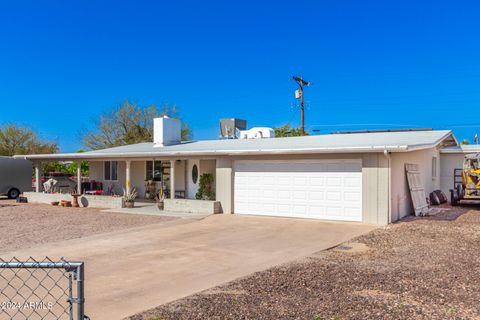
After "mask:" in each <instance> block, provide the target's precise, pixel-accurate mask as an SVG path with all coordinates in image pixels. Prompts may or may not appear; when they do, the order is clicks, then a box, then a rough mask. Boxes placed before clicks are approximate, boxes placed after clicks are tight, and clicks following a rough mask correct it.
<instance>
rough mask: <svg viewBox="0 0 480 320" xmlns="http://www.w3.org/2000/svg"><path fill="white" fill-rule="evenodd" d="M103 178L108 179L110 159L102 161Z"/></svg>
mask: <svg viewBox="0 0 480 320" xmlns="http://www.w3.org/2000/svg"><path fill="white" fill-rule="evenodd" d="M103 171H104V176H103V178H104V180H110V161H105V162H104V170H103Z"/></svg>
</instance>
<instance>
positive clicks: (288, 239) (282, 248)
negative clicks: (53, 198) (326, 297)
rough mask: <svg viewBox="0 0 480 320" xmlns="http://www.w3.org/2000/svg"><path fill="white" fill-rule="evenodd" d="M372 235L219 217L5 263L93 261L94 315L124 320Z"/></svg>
mask: <svg viewBox="0 0 480 320" xmlns="http://www.w3.org/2000/svg"><path fill="white" fill-rule="evenodd" d="M372 229H374V227H373V226H368V225H363V224H354V223H329V222H320V221H313V220H300V219H287V218H269V217H255V216H239V215H212V216H209V217H207V218H205V219H202V220H195V219H178V220H174V221H171V222H168V223H164V224H155V225H150V226H146V227H139V228H134V229H129V230H123V231H118V232H114V233H108V234H102V235H95V236H91V237H86V238H83V239H76V240H69V241H64V242H57V243H51V244H48V245H42V246H38V247H35V248H30V249H26V250H21V251H18V252H10V253H4V254H2V257H4V258H9V257H11V256H17V257H28V256H30V255H32V256H34V257H37V258H42V257H45V256H49V257H52V258H58V257H61V256H64V257H66V258H67V259H71V260H83V261H85V263H86V313H87V315H89V316H90V317H91V318H92V319H121V318H124V317H126V316H129V315H133V314H135V313H137V312H140V311H143V310H146V309H149V308H152V307H155V306H157V305H160V304H164V303H166V302H169V301H173V300H176V299H178V298H181V297H184V296H188V295H190V294H193V293H195V292H198V291H201V290H204V289H208V288H211V287H213V286H217V285H219V284H222V283H225V282H228V281H231V280H234V279H236V278H239V277H243V276H246V275H248V274H251V273H253V272H256V271H261V270H264V269H267V268H270V267H272V266H275V265H278V264H281V263H285V262H288V261H291V260H295V259H298V258H301V257H304V256H307V255H310V254H312V253H315V252H317V251H320V250H323V249H327V248H329V247H332V246H335V245H338V244H340V243H342V242H345V241H347V240H348V239H350V238H352V237H355V236H358V235H361V234H363V233H366V232H368V231H370V230H372Z"/></svg>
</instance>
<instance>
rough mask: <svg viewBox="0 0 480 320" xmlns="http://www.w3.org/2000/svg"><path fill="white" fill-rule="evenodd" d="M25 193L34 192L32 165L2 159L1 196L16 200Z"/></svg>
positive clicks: (0, 173)
mask: <svg viewBox="0 0 480 320" xmlns="http://www.w3.org/2000/svg"><path fill="white" fill-rule="evenodd" d="M25 191H32V163H31V162H30V161H28V160H24V159H14V158H10V157H0V195H3V196H8V197H9V198H10V199H16V198H18V197H19V196H20V194H21V193H23V192H25Z"/></svg>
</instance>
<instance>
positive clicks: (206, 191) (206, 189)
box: [195, 173, 215, 200]
mask: <svg viewBox="0 0 480 320" xmlns="http://www.w3.org/2000/svg"><path fill="white" fill-rule="evenodd" d="M213 181H214V178H213V174H211V173H204V174H202V175H201V176H200V182H199V188H198V192H197V194H196V195H195V199H197V200H215V192H214V191H213Z"/></svg>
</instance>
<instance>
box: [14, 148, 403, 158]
mask: <svg viewBox="0 0 480 320" xmlns="http://www.w3.org/2000/svg"><path fill="white" fill-rule="evenodd" d="M384 150H387V151H390V152H403V151H408V147H407V146H406V145H402V146H374V147H327V148H303V149H267V150H262V149H257V150H234V151H232V150H215V151H174V152H129V153H117V154H115V153H90V154H88V153H63V154H61V153H58V154H34V155H15V156H14V157H15V158H22V159H27V160H60V159H84V160H88V159H106V158H108V159H111V158H122V159H127V158H141V157H161V156H164V157H175V156H233V155H261V154H302V153H307V152H309V153H337V152H352V153H360V152H383V151H384Z"/></svg>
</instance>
